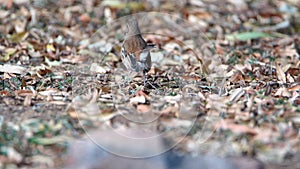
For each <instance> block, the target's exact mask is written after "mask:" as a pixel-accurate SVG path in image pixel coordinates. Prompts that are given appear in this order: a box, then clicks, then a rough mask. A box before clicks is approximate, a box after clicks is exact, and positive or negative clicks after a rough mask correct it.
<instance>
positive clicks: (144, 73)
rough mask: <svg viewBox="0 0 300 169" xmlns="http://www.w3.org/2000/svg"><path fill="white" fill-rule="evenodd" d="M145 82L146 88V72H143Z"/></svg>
mask: <svg viewBox="0 0 300 169" xmlns="http://www.w3.org/2000/svg"><path fill="white" fill-rule="evenodd" d="M143 80H144V87H145V86H146V72H145V71H143Z"/></svg>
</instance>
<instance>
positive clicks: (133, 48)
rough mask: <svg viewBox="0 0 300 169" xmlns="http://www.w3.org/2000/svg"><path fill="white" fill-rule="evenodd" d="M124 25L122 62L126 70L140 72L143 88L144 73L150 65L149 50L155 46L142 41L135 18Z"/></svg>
mask: <svg viewBox="0 0 300 169" xmlns="http://www.w3.org/2000/svg"><path fill="white" fill-rule="evenodd" d="M126 24H127V30H126V32H125V38H124V41H123V44H122V48H121V57H122V62H123V64H124V66H125V67H126V69H127V70H129V71H134V72H142V74H143V81H144V86H145V85H146V73H148V72H149V70H150V69H151V65H152V61H151V54H150V50H151V49H153V48H154V47H155V44H148V43H147V42H146V41H145V40H144V38H143V37H142V35H141V31H140V28H139V25H138V21H137V19H136V18H130V19H128V20H127V23H126Z"/></svg>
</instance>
